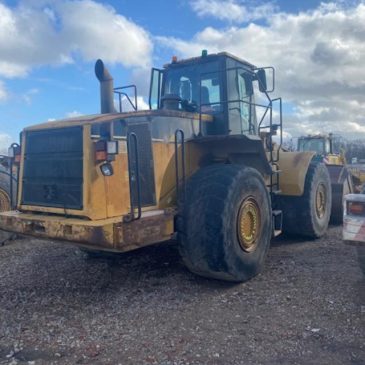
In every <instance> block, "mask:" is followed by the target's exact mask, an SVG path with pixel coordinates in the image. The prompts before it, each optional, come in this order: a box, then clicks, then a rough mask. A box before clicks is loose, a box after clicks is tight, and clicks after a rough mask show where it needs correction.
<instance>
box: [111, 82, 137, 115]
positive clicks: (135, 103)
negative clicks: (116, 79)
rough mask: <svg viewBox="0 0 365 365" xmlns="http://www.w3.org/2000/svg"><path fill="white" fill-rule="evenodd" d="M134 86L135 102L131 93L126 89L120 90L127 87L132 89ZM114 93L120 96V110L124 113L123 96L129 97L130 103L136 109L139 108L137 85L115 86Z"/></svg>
mask: <svg viewBox="0 0 365 365" xmlns="http://www.w3.org/2000/svg"><path fill="white" fill-rule="evenodd" d="M130 88H132V89H133V90H134V104H133V101H132V100H131V98H130V97H129V95H128V94H127V93H126V92H124V91H119V90H125V89H130ZM114 93H115V94H118V98H119V112H120V113H122V112H123V107H122V96H125V97H126V98H127V100H128V101H129V104H131V106H132V108H133V109H134V110H135V111H136V110H137V108H138V105H137V86H136V85H127V86H121V87H116V88H114Z"/></svg>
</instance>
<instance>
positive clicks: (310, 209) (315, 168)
mask: <svg viewBox="0 0 365 365" xmlns="http://www.w3.org/2000/svg"><path fill="white" fill-rule="evenodd" d="M323 194H324V196H323ZM321 197H322V198H323V199H324V200H323V202H322V203H321V204H317V202H318V201H317V199H320V198H321ZM279 204H280V208H281V209H282V211H283V231H284V232H285V233H289V234H299V235H302V236H306V237H308V238H313V239H315V238H319V237H322V236H323V235H324V234H325V233H326V231H327V228H328V223H329V219H330V214H331V206H332V190H331V180H330V176H329V174H328V170H327V168H326V166H325V165H324V164H323V163H321V162H318V161H313V162H311V163H310V165H309V168H308V171H307V175H306V178H305V185H304V193H303V195H302V196H299V197H293V196H288V197H284V196H283V197H280V198H279ZM317 207H319V208H321V209H318V208H317Z"/></svg>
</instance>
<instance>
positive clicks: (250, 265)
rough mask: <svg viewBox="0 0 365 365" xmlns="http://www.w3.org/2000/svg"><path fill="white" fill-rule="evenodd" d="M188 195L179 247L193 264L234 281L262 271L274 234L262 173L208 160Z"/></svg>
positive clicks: (208, 273)
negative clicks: (211, 163) (210, 163)
mask: <svg viewBox="0 0 365 365" xmlns="http://www.w3.org/2000/svg"><path fill="white" fill-rule="evenodd" d="M185 196H186V198H185V202H184V204H183V206H182V209H181V212H180V218H181V219H182V221H181V227H180V228H181V229H180V232H179V250H180V254H181V256H182V259H183V261H184V263H185V265H186V266H187V267H188V268H189V270H191V271H192V272H194V273H196V274H198V275H201V276H205V277H209V278H215V279H221V280H227V281H236V282H242V281H246V280H248V279H250V278H252V277H253V276H255V275H256V274H258V273H259V272H260V270H261V269H262V266H263V264H264V260H265V257H266V254H267V251H268V249H269V246H270V240H271V236H272V214H271V203H270V198H269V194H268V192H267V189H266V186H265V183H264V181H263V178H262V176H261V175H260V173H259V172H258V171H257V170H255V169H252V168H249V167H242V166H237V165H212V166H208V167H205V168H202V169H201V170H199V171H198V172H197V173H195V175H193V176H192V178H191V179H190V181H189V182H188V184H187V187H186V195H185Z"/></svg>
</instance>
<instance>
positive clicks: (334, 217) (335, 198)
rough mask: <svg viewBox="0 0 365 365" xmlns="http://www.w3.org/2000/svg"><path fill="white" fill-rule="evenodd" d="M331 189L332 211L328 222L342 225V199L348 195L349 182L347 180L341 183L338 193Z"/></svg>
mask: <svg viewBox="0 0 365 365" xmlns="http://www.w3.org/2000/svg"><path fill="white" fill-rule="evenodd" d="M335 190H337V189H336V187H335V189H334V188H333V187H332V210H331V218H330V222H331V223H332V224H342V222H343V197H344V196H345V195H346V194H350V187H349V182H348V180H347V179H345V181H344V182H343V184H342V185H341V187H340V191H339V192H335Z"/></svg>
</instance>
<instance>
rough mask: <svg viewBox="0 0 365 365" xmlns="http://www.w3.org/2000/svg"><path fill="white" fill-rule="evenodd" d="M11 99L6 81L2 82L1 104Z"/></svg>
mask: <svg viewBox="0 0 365 365" xmlns="http://www.w3.org/2000/svg"><path fill="white" fill-rule="evenodd" d="M8 97H9V93H8V91H7V90H6V87H5V84H4V81H1V80H0V103H1V102H3V101H5V100H7V99H8Z"/></svg>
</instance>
